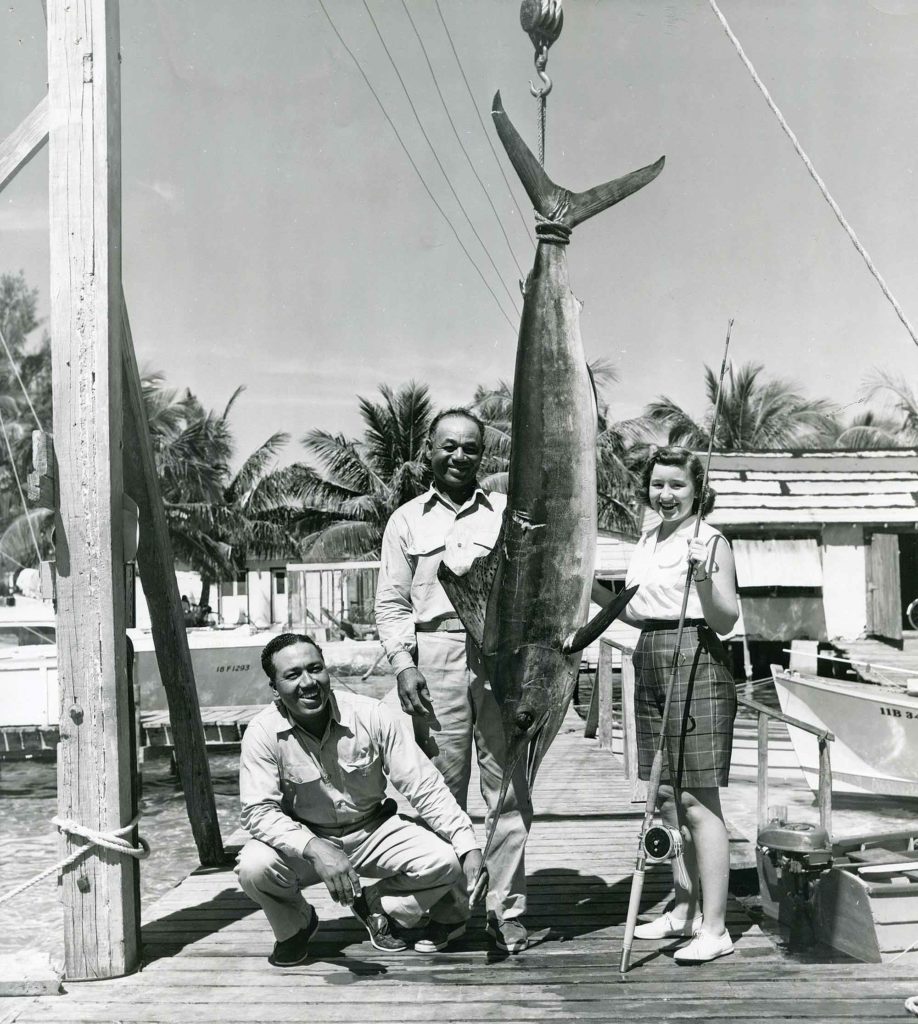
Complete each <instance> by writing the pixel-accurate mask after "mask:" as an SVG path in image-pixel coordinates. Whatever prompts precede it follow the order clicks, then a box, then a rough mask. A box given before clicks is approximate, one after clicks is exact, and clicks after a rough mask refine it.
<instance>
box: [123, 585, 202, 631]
mask: <svg viewBox="0 0 918 1024" xmlns="http://www.w3.org/2000/svg"><path fill="white" fill-rule="evenodd" d="M175 579H176V582H177V583H178V589H179V596H184V597H187V598H188V601H189V603H190V604H197V603H198V601H199V600H200V598H201V576H200V574H199V573H196V572H185V571H179V572H176V574H175ZM210 603H211V604H212V605H216V603H217V602H216V593H215V591H214V588H213V587H211V590H210ZM134 613H135V616H136V621H135V625H136V627H137V629H149V628H150V609H149V608H148V607H147V599H146V595H145V594H144V592H143V584H142V583H141V580H140V573H139V572H137V573H135V575H134Z"/></svg>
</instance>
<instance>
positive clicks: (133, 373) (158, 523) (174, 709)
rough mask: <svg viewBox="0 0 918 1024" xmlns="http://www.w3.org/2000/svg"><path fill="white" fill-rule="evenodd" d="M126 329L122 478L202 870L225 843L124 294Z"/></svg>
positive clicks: (219, 856)
mask: <svg viewBox="0 0 918 1024" xmlns="http://www.w3.org/2000/svg"><path fill="white" fill-rule="evenodd" d="M121 327H122V336H121V341H122V373H123V386H124V440H125V445H124V478H125V485H126V487H127V490H128V492H129V493H130V495H131V496H132V497H133V498H134V500H135V501H136V502H137V505H138V507H139V509H140V534H139V536H140V542H139V545H138V548H137V564H138V567H139V568H140V576H141V579H142V581H143V585H144V588H143V589H144V593H145V594H146V596H147V606H148V608H149V610H150V626H151V628H152V631H153V643H154V646H155V649H156V664H157V666H158V667H159V676H160V679H161V680H162V683H163V688H164V689H165V691H166V702H167V704H168V705H169V721H170V724H171V733H172V745H173V746H174V748H175V761H176V766H177V769H178V775H179V778H180V779H181V781H182V792H183V793H184V797H185V806H186V808H187V810H188V820H189V822H190V823H191V831H192V834H193V835H194V841H195V845H196V846H197V848H198V857H199V858H200V861H201V863H202V864H204V865H212V864H219V863H221V861H222V860H223V841H222V839H221V838H220V823H219V821H218V819H217V805H216V802H215V800H214V791H213V784H212V782H211V777H210V764H209V762H208V760H207V749H206V744H205V738H204V726H203V724H202V722H201V707H200V703H199V701H198V691H197V687H196V686H195V681H194V667H193V666H192V663H191V651H190V650H189V648H188V632H187V630H186V628H185V616H184V612H183V610H182V603H181V598H180V595H179V589H178V581H177V580H176V578H175V559H174V557H173V554H172V542H171V540H170V539H169V529H168V526H167V524H166V513H165V509H164V507H163V500H162V496H161V494H160V489H159V478H158V477H157V473H156V462H155V460H154V457H153V443H152V441H151V439H150V428H149V425H148V423H147V414H146V410H145V408H144V404H143V388H142V385H141V382H140V373H139V371H138V369H137V358H136V356H135V353H134V342H133V338H132V336H131V325H130V321H129V319H128V313H127V305H126V303H125V302H124V295H123V293H122V296H121ZM233 738H234V739H238V738H239V736H238V734H236V733H235V732H234V736H233Z"/></svg>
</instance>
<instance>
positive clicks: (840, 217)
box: [708, 0, 918, 345]
mask: <svg viewBox="0 0 918 1024" xmlns="http://www.w3.org/2000/svg"><path fill="white" fill-rule="evenodd" d="M708 3H709V4H710V5H711V9H712V10H713V11H714V13H715V14H716V15H717V19H718V21H719V22H720V23H721V25H722V26H723V29H724V32H726V33H727V38H728V39H729V40H730V42H731V43H733V45H734V47H735V48H736V52H737V54H738V55H739V58H740V60H741V61H742V62H743V63H744V64H745V65H746V70H747V71H748V72H749V74H750V75H752V80H753V82H755V84H756V85H757V86H758V87H759V91H760V92H761V93H762V95H763V96H764V97H765V102H766V103H767V104H768V106H769V107H771V110H772V113H773V114H774V115H775V117H776V118H777V119H778V124H780V125H781V127H782V129H783V130H784V134H785V135H786V136H787V137H788V138H789V139H790V140H791V142H792V143H793V146H794V149H795V150H796V151H797V155H798V156H799V157H800V159H801V160H802V161H803V163H804V165H805V166H806V169H807V170H808V171H809V172H810V177H811V178H812V179H813V181H815V182H816V184H817V185H818V186H819V191H820V192H822V195H823V198H824V199H825V201H826V202H827V203H828V204H829V206H831V207H832V212H833V213H834V214H835V216H836V218H837V220H838V223H839V224H841V226H842V227H843V228H844V229H845V232H846V233H847V235H848V237H849V238H850V239H851V242H852V244H853V245H854V248H855V249H857V251H858V252H859V253H860V254H861V257H862V258H863V260H864V262H865V263H866V264H867V269H868V270H869V271H870V273H871V274H873V276H874V278H875V279H876V282H877V284H878V285H879V286H880V288H881V289H882V290H883V294H884V295H885V296H886V298H887V299H889V302H890V304H891V305H892V308H893V309H894V310H895V311H896V316H898V317H899V319H900V320H901V321H902V325H903V326H904V327H905V329H906V330H907V331H908V333H909V335H910V336H911V339H912V341H914V342H915V344H916V345H918V334H916V333H915V328H914V327H912V325H911V323H910V322H909V320H908V317H907V316H906V315H905V313H904V311H903V310H902V307H901V306H900V305H899V303H898V302H896V299H895V296H894V295H893V293H892V292H891V291H890V290H889V286H888V285H887V284H886V282H885V281H884V280H883V277H882V276H881V274H880V272H879V271H878V270H877V268H876V267H875V266H874V263H873V260H872V259H871V258H870V255H869V254H868V252H867V250H866V249H865V248H864V246H863V245H861V242H860V239H859V238H858V237H857V235H856V234H855V233H854V228H852V227H851V225H850V224H849V223H848V221H847V220H845V215H844V214H843V213H842V212H841V210H840V209H839V206H838V203H836V202H835V200H834V199H833V198H832V196H831V195H830V194H829V190H828V188H827V187H826V183H825V182H824V181H823V180H822V178H820V176H819V174H818V173H817V172H816V168H815V167H814V166H813V163H812V161H811V160H810V158H809V157H808V156H807V155H806V153H805V152H804V151H803V147H802V146H801V145H800V143H799V141H798V140H797V136H796V135H794V133H793V131H791V128H790V125H788V123H787V121H785V120H784V115H783V114H782V113H781V111H780V110H779V109H778V107H777V104H776V103H775V101H774V100H773V99H772V98H771V95H770V93H769V92H768V88H767V87H766V85H765V83H764V82H763V81H762V79H761V78H759V76H758V74H756V70H755V68H754V67H753V66H752V62H751V61H750V60H749V58H748V57H747V56H746V53H745V51H744V50H743V47H742V45H741V43H740V41H739V40H738V39H737V38H736V36H735V35H734V34H733V31H732V29H731V28H730V26H729V25H728V24H727V19H726V18H725V17H724V16H723V14H722V13H721V11H720V8H719V7H718V6H717V4H716V2H715V0H708Z"/></svg>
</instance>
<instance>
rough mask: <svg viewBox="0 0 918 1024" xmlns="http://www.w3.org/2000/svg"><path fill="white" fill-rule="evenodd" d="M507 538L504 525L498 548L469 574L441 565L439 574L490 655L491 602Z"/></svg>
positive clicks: (477, 562) (472, 632) (464, 620)
mask: <svg viewBox="0 0 918 1024" xmlns="http://www.w3.org/2000/svg"><path fill="white" fill-rule="evenodd" d="M503 537H504V527H503V525H501V528H500V533H499V535H498V537H497V543H496V544H495V545H494V547H493V548H492V549H491V550H490V551H489V552H488V553H487V554H486V555H482V556H481V558H476V559H475V561H474V562H472V565H471V568H470V569H469V570H468V572H466V573H464V574H463V575H462V576H459V575H458V574H457V573H455V572H453V570H452V569H450V568H449V566H448V565H446V564H445V563H441V564H440V568H439V569H438V570H437V579H438V580H439V581H440V583H441V584H442V585H443V589H444V590H445V591H446V596H447V597H448V598H449V599H450V603H451V604H452V606H453V608H455V609H456V614H457V615H458V616H459V618H460V619H461V620H462V624H463V626H465V628H466V629H467V630H468V633H469V636H470V637H471V638H472V639H473V640H474V641H475V643H476V644H477V645H478V647H479V648H480V649H481V650H483V651H487V645H486V643H485V637H486V623H487V621H488V602H489V598H490V596H491V592H492V591H493V590H494V583H495V580H498V579H499V574H500V566H501V563H502V561H503V550H504V544H503Z"/></svg>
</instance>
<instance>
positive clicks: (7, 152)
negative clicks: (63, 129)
mask: <svg viewBox="0 0 918 1024" xmlns="http://www.w3.org/2000/svg"><path fill="white" fill-rule="evenodd" d="M47 141H48V97H47V96H45V98H44V99H43V100H41V101H40V102H39V104H38V106H37V107H36V108H35V109H34V110H33V111H32V113H31V114H29V115H28V117H26V119H25V120H24V121H23V122H22V124H20V125H19V127H18V128H15V129H14V130H13V131H12V132H11V133H10V134H9V135H7V137H6V138H5V139H4V140H3V141H2V142H0V192H2V191H3V189H4V188H6V186H7V185H8V184H9V183H10V182H11V181H12V180H13V178H15V177H16V175H17V174H18V173H19V172H20V171H21V170H22V169H23V167H25V165H26V164H27V163H28V162H29V161H30V160H31V159H32V157H33V156H35V154H36V153H37V152H38V151H39V150H40V149H41V147H42V146H43V145H44V144H45V143H46V142H47Z"/></svg>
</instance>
